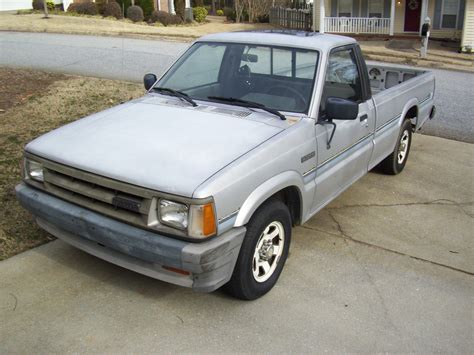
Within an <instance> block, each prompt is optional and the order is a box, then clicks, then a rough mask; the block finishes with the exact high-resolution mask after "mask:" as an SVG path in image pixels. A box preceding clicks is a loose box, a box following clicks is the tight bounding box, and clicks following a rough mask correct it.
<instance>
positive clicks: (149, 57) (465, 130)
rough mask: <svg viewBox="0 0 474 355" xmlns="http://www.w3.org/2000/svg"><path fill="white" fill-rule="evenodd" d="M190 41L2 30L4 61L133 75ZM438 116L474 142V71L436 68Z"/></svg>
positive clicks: (431, 127)
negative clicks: (464, 71)
mask: <svg viewBox="0 0 474 355" xmlns="http://www.w3.org/2000/svg"><path fill="white" fill-rule="evenodd" d="M188 46H189V43H183V42H170V41H162V40H142V39H129V38H115V37H94V36H77V35H60V34H46V33H18V32H0V66H10V67H20V68H30V69H41V70H47V71H54V72H61V73H66V74H77V75H85V76H94V77H103V78H109V79H120V80H129V81H137V82H138V81H141V80H142V78H143V75H144V74H145V73H148V72H154V73H155V74H160V73H162V72H163V71H164V70H165V69H166V68H167V67H168V66H169V65H170V64H171V63H172V62H173V60H174V59H175V58H176V57H177V56H178V55H179V54H180V53H181V52H182V51H184V50H185V49H186V48H187V47H188ZM433 71H434V72H435V75H436V96H435V97H436V106H437V108H438V114H437V117H436V119H435V120H433V121H430V122H428V123H427V124H426V125H425V127H424V128H423V133H425V134H429V135H435V136H439V137H445V138H449V139H455V140H459V141H464V142H470V143H474V124H473V118H474V103H473V99H474V90H473V88H472V83H473V82H474V74H469V73H462V72H455V71H446V70H437V69H433Z"/></svg>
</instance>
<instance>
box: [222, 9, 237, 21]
mask: <svg viewBox="0 0 474 355" xmlns="http://www.w3.org/2000/svg"><path fill="white" fill-rule="evenodd" d="M224 16H225V17H227V20H229V21H235V17H236V16H235V11H234V9H233V8H231V7H225V8H224Z"/></svg>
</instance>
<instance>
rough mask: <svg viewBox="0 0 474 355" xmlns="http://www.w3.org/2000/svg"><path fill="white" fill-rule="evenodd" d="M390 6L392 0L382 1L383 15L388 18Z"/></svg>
mask: <svg viewBox="0 0 474 355" xmlns="http://www.w3.org/2000/svg"><path fill="white" fill-rule="evenodd" d="M391 8H392V1H391V0H384V3H383V17H385V18H389V17H390V9H391Z"/></svg>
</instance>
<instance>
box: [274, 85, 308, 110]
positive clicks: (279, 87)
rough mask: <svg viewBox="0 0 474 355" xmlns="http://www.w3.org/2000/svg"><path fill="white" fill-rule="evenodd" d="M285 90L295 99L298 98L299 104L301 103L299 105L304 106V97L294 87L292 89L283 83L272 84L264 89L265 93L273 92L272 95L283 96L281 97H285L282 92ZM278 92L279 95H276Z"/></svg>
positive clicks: (305, 103)
mask: <svg viewBox="0 0 474 355" xmlns="http://www.w3.org/2000/svg"><path fill="white" fill-rule="evenodd" d="M286 92H290V93H291V94H292V97H293V98H294V99H295V100H297V101H298V100H299V104H301V107H306V105H307V102H306V99H305V97H304V96H303V95H302V94H301V93H300V92H299V91H297V90H296V89H293V88H292V87H288V86H283V85H274V86H271V87H269V88H268V89H267V90H266V91H265V93H266V94H268V95H271V94H273V95H277V96H283V97H285V95H284V93H286ZM278 93H280V94H281V95H278ZM299 104H297V105H296V106H297V107H300V105H299Z"/></svg>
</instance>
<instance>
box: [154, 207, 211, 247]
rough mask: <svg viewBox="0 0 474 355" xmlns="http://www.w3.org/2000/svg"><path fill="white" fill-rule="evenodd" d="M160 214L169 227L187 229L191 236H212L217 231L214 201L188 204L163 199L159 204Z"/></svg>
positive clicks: (162, 220)
mask: <svg viewBox="0 0 474 355" xmlns="http://www.w3.org/2000/svg"><path fill="white" fill-rule="evenodd" d="M158 216H159V220H160V222H161V223H163V224H165V225H167V226H169V227H173V228H177V229H181V230H187V234H188V236H189V237H191V238H199V239H202V238H206V237H210V236H213V235H214V234H216V231H217V227H216V218H215V214H214V204H212V203H208V204H205V205H190V206H188V205H185V204H183V203H179V202H174V201H169V200H163V199H162V200H160V201H159V204H158Z"/></svg>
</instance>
